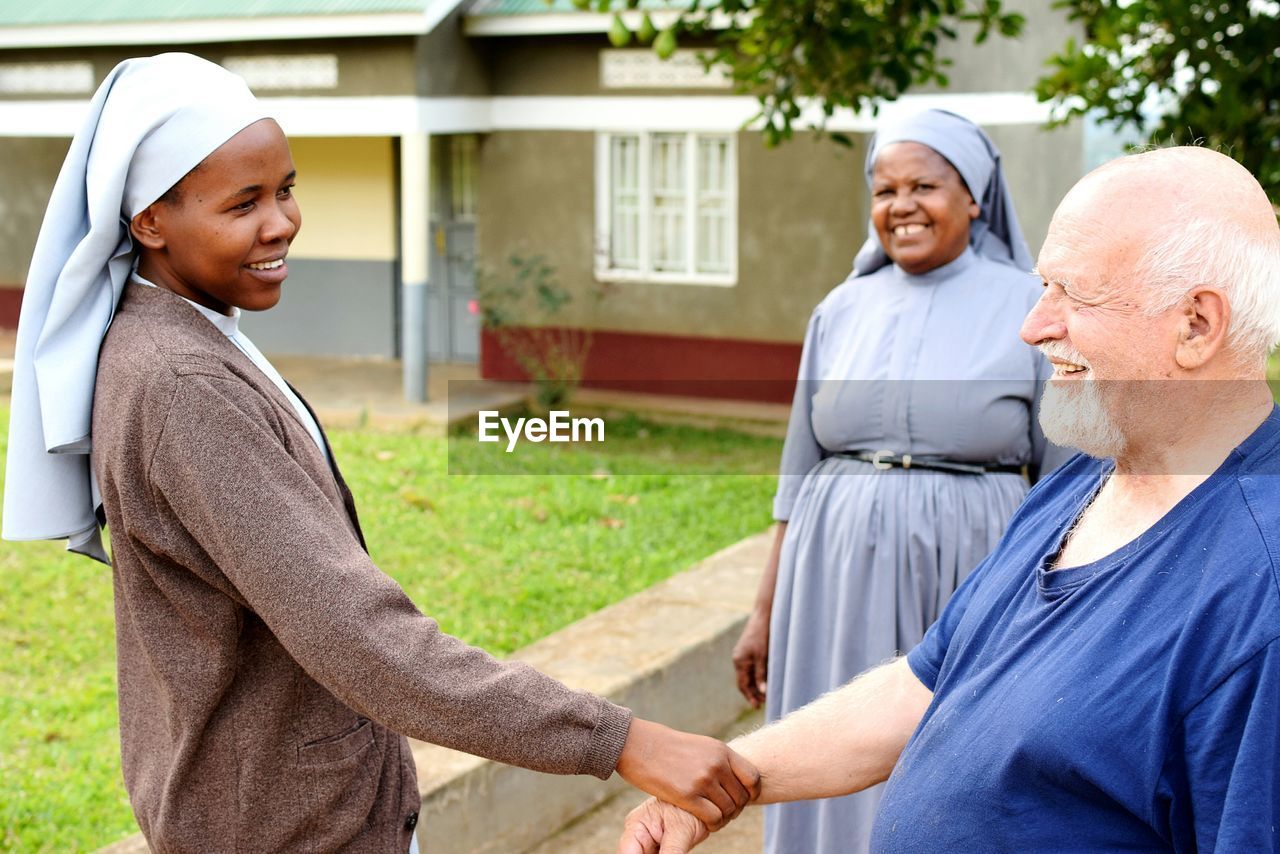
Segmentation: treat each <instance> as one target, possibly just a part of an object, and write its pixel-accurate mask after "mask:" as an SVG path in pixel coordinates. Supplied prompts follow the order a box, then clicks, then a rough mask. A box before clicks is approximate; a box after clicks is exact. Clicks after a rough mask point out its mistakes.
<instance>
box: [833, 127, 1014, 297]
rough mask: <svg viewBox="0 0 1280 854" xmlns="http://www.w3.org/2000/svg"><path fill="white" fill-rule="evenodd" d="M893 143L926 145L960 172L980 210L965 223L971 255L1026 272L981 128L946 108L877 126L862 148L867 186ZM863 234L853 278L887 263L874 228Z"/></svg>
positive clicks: (1008, 202) (991, 146) (994, 152)
mask: <svg viewBox="0 0 1280 854" xmlns="http://www.w3.org/2000/svg"><path fill="white" fill-rule="evenodd" d="M895 142H918V143H920V144H921V145H927V146H929V147H930V148H932V149H933V150H934V151H936V152H938V153H939V154H941V155H942V156H943V157H945V158H946V159H947V162H949V163H950V164H951V165H952V166H954V167H955V169H956V171H957V172H959V173H960V177H961V178H963V179H964V183H965V185H966V186H967V187H968V188H969V192H970V194H972V195H973V198H974V200H975V201H976V202H977V203H978V205H979V207H981V208H982V213H981V215H980V216H979V217H978V218H977V219H975V220H974V221H973V222H972V223H970V225H969V245H970V246H972V247H973V251H974V252H976V253H978V254H979V255H981V256H983V257H984V258H990V259H991V260H992V261H999V262H1001V263H1003V264H1010V265H1012V266H1014V267H1017V268H1018V269H1019V270H1030V269H1031V267H1032V265H1033V262H1032V260H1031V252H1030V251H1029V250H1028V249H1027V241H1026V240H1025V239H1024V238H1023V236H1022V226H1020V225H1019V224H1018V215H1017V214H1016V213H1014V210H1013V196H1011V195H1010V194H1009V187H1008V185H1007V184H1006V183H1005V180H1004V170H1003V169H1002V168H1001V166H1000V151H999V150H998V149H997V148H996V146H995V143H993V142H992V141H991V138H990V137H988V136H987V135H986V133H984V132H983V130H982V128H980V127H978V126H977V125H975V124H974V123H973V122H971V121H969V120H968V119H966V118H964V117H963V116H958V115H956V114H955V113H951V112H948V111H946V110H925V111H924V112H921V113H917V114H915V115H913V116H908V117H906V118H904V119H902V120H900V121H897V122H894V123H893V124H890V125H887V126H886V127H884V128H881V129H880V130H879V131H877V132H876V135H875V137H873V138H872V140H871V147H870V148H869V149H868V150H867V164H866V173H867V184H868V186H870V184H871V174H872V170H873V168H874V167H875V162H876V157H877V156H879V154H880V152H881V151H882V150H884V147H885V146H886V145H891V144H893V143H895ZM868 235H869V236H868V237H867V242H866V243H864V244H863V245H862V248H861V249H860V250H858V256H857V258H855V259H854V262H853V276H865V275H867V274H868V273H871V272H874V271H876V270H878V269H880V268H881V267H884V266H885V265H887V264H890V263H892V262H891V261H890V260H889V257H888V256H887V255H885V252H884V248H883V247H882V246H881V245H880V239H879V238H878V237H877V236H876V231H875V229H874V228H869V229H868Z"/></svg>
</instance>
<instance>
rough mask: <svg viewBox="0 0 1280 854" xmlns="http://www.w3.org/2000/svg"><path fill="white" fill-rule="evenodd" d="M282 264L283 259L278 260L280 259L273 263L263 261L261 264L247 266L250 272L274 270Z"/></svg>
mask: <svg viewBox="0 0 1280 854" xmlns="http://www.w3.org/2000/svg"><path fill="white" fill-rule="evenodd" d="M283 264H284V259H283V258H280V259H277V260H275V261H263V262H261V263H259V264H250V265H249V269H251V270H274V269H275V268H276V267H279V266H281V265H283Z"/></svg>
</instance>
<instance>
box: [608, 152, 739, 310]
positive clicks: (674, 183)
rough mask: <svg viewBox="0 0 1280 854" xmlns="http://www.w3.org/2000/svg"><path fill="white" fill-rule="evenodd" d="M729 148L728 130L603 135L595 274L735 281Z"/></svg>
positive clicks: (734, 213)
mask: <svg viewBox="0 0 1280 854" xmlns="http://www.w3.org/2000/svg"><path fill="white" fill-rule="evenodd" d="M735 153H736V152H735V139H734V137H733V136H732V135H728V134H700V133H647V132H637V133H609V134H602V135H601V136H600V145H599V147H598V153H597V170H598V174H597V182H598V183H597V223H598V226H599V230H600V237H601V240H600V246H601V248H600V251H599V253H598V257H597V264H596V274H597V276H598V277H600V278H601V279H605V280H615V279H616V280H641V281H657V282H669V283H673V284H674V283H687V284H712V285H732V284H734V283H735V282H736V278H737V269H736V267H737V166H736V162H735Z"/></svg>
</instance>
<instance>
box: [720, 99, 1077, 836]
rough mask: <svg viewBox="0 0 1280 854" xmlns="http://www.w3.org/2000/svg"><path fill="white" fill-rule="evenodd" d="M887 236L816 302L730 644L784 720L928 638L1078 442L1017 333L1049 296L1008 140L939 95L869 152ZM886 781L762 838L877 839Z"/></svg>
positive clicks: (807, 811) (780, 809)
mask: <svg viewBox="0 0 1280 854" xmlns="http://www.w3.org/2000/svg"><path fill="white" fill-rule="evenodd" d="M866 173H867V183H868V186H869V187H870V189H871V193H872V209H871V220H872V229H871V236H870V237H869V238H868V239H867V242H866V244H865V245H864V246H863V248H862V249H861V251H860V252H859V253H858V256H857V259H856V261H855V263H854V270H853V273H852V275H851V276H850V277H849V279H848V280H846V281H845V282H844V283H843V284H841V285H840V286H839V287H837V288H835V289H834V290H833V291H832V292H831V293H830V294H829V295H828V296H827V297H826V298H825V299H824V300H823V301H822V303H821V304H819V305H818V307H817V308H816V309H814V312H813V315H812V317H811V318H810V320H809V326H808V331H807V332H806V334H805V341H804V351H803V356H802V358H801V366H800V374H799V382H798V384H797V387H796V393H795V399H794V402H793V404H792V410H791V420H790V424H789V426H788V430H787V438H786V444H785V446H784V449H783V453H782V465H781V476H780V478H779V482H778V491H777V495H776V497H775V499H774V518H775V519H777V520H778V521H779V522H782V523H783V524H782V525H780V526H779V534H778V539H777V542H776V543H775V548H774V552H773V555H772V557H771V559H770V563H769V565H768V566H767V567H766V572H765V575H764V578H763V579H762V581H761V587H760V592H759V596H758V598H757V604H756V607H755V610H754V612H753V613H752V615H751V617H750V619H749V621H748V624H747V627H746V629H745V630H744V632H743V635H742V638H741V640H740V641H739V643H738V646H737V648H736V649H735V650H734V664H735V668H736V671H737V675H738V684H739V688H740V689H741V690H742V692H743V694H744V695H745V696H746V697H747V698H748V699H749V700H751V701H752V702H753V703H759V702H760V701H761V700H763V701H764V703H765V708H766V715H767V718H768V720H770V721H774V720H778V719H779V718H781V717H783V716H784V715H786V714H787V713H788V712H791V711H792V710H794V709H797V708H799V707H801V706H803V705H805V704H806V703H808V702H810V701H811V700H814V699H816V698H817V697H818V696H820V695H822V694H823V693H825V692H827V691H829V690H831V689H833V688H836V687H838V686H840V685H842V684H844V683H845V682H847V681H848V680H850V679H852V678H853V677H854V676H856V675H858V674H859V673H861V672H862V671H864V670H866V669H868V668H869V667H871V666H873V665H876V664H879V663H881V662H883V661H885V660H886V659H888V658H889V657H891V656H893V655H894V654H895V653H899V652H906V651H907V650H910V649H911V648H912V647H913V646H915V645H916V644H917V643H918V642H919V641H920V639H921V638H922V637H923V636H924V632H925V629H927V628H928V627H929V625H930V624H931V623H932V622H933V621H934V620H935V619H936V618H937V616H938V614H939V613H940V612H941V610H942V607H943V606H944V605H945V604H946V602H947V599H948V598H949V597H950V596H951V594H952V592H953V591H954V590H955V589H956V586H957V585H958V584H959V583H960V582H961V581H963V580H964V578H965V576H966V575H967V574H968V573H969V571H970V570H972V569H973V568H974V567H975V566H977V564H978V563H979V562H980V561H981V560H982V558H984V557H985V556H986V555H987V553H988V552H989V551H991V549H992V548H993V547H994V546H995V544H996V542H997V541H998V540H999V538H1000V535H1001V533H1002V532H1003V531H1004V527H1005V523H1006V522H1007V520H1008V519H1009V517H1010V516H1011V515H1012V513H1013V511H1014V508H1016V507H1017V506H1018V504H1019V502H1020V501H1021V500H1022V498H1023V496H1024V495H1025V494H1026V491H1027V488H1028V484H1027V481H1026V479H1025V478H1024V477H1023V475H1022V473H1021V472H1022V468H1023V466H1026V467H1028V468H1029V470H1030V474H1031V477H1032V478H1035V477H1036V475H1037V473H1038V472H1039V471H1047V470H1048V469H1050V468H1052V467H1053V466H1055V465H1057V464H1058V463H1059V462H1061V461H1062V460H1063V459H1065V456H1066V455H1065V453H1064V452H1062V451H1061V450H1060V449H1057V448H1053V447H1051V446H1049V445H1048V444H1047V443H1046V442H1045V440H1044V437H1043V436H1042V435H1041V433H1040V429H1039V425H1038V423H1037V420H1036V409H1037V406H1038V401H1039V395H1040V388H1041V384H1042V382H1043V380H1044V379H1046V378H1047V376H1048V373H1049V366H1048V363H1047V362H1046V361H1045V360H1044V358H1043V357H1042V356H1041V355H1040V354H1039V353H1038V352H1037V351H1036V350H1035V349H1034V348H1031V347H1028V346H1027V345H1026V344H1024V343H1023V342H1022V341H1021V340H1020V339H1019V337H1018V330H1019V328H1020V326H1021V325H1022V320H1023V317H1024V316H1025V315H1026V314H1027V311H1028V310H1029V309H1030V308H1031V306H1032V305H1033V304H1034V303H1035V301H1036V299H1037V298H1038V297H1039V294H1040V283H1039V281H1038V280H1037V279H1036V278H1035V277H1033V276H1032V275H1031V274H1030V269H1031V263H1032V262H1031V256H1030V254H1029V252H1028V251H1027V247H1026V243H1025V241H1024V240H1023V237H1022V230H1021V228H1020V227H1019V224H1018V219H1017V216H1016V215H1015V213H1014V210H1013V201H1012V198H1011V197H1010V195H1009V192H1008V189H1007V188H1006V187H1005V182H1004V175H1003V174H1002V172H1001V168H1000V155H999V152H998V151H997V150H996V148H995V146H994V145H993V144H992V142H991V140H990V139H989V138H988V137H987V135H986V134H985V133H983V131H982V130H981V129H980V128H979V127H977V126H976V125H974V124H973V123H972V122H970V121H968V120H967V119H964V118H962V117H960V116H957V115H955V114H953V113H949V112H944V111H941V110H929V111H926V112H923V113H920V114H917V115H914V116H912V117H909V118H906V119H904V120H902V121H900V122H898V123H895V124H892V125H890V126H887V127H885V128H884V129H882V130H881V131H880V132H878V133H877V134H876V136H875V138H874V140H873V141H872V144H871V147H870V150H869V152H868V154H867V163H866ZM879 797H880V787H878V786H877V787H875V788H874V789H871V790H868V791H866V792H861V793H858V794H855V795H850V796H847V797H843V798H833V799H829V800H823V801H810V802H804V803H794V804H779V805H771V806H768V807H766V813H765V850H766V851H768V852H774V854H781V852H794V853H795V854H813V852H829V854H837V852H838V854H856V853H857V852H862V851H866V850H867V838H868V835H869V833H870V830H871V820H872V816H873V815H874V813H875V809H876V805H877V804H878V802H879Z"/></svg>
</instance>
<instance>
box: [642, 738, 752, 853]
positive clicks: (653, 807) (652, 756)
mask: <svg viewBox="0 0 1280 854" xmlns="http://www.w3.org/2000/svg"><path fill="white" fill-rule="evenodd" d="M618 773H619V774H620V775H621V776H622V778H623V779H625V780H626V781H627V782H628V783H630V784H631V785H633V786H635V787H636V788H637V789H641V790H642V791H645V792H648V793H649V794H651V795H653V796H654V798H652V799H650V800H648V801H646V802H645V803H643V804H641V805H640V806H639V807H637V808H636V809H635V810H633V811H632V812H631V814H630V815H628V816H627V822H626V825H625V828H624V831H623V836H622V839H621V840H620V841H619V843H618V852H619V854H658V852H661V854H683V852H685V851H687V850H688V849H689V848H690V847H692V846H693V845H696V844H697V843H699V842H701V841H702V840H704V839H706V838H707V836H709V835H710V833H711V831H714V830H719V829H720V828H721V827H724V825H726V824H728V823H729V822H730V821H731V820H733V819H734V818H736V817H737V815H738V813H740V812H742V809H743V808H744V807H745V806H746V805H747V804H748V803H750V802H751V801H752V800H754V799H755V798H757V797H758V796H759V794H760V774H759V772H758V771H756V769H755V767H754V766H753V765H752V764H751V763H750V762H748V761H747V760H745V759H743V758H742V757H741V756H739V755H738V754H737V753H734V752H733V750H731V749H730V748H729V747H728V746H727V745H725V744H724V743H722V742H719V741H717V740H715V739H714V738H707V737H705V736H700V735H690V734H689V733H684V732H679V731H678V730H673V729H670V728H668V727H664V726H662V725H661V724H655V723H653V722H651V721H645V720H641V719H639V718H636V719H634V720H633V721H632V722H631V730H630V732H629V733H628V734H627V742H626V745H625V746H624V747H623V750H622V755H621V757H620V758H619V759H618ZM664 802H665V803H664Z"/></svg>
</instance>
